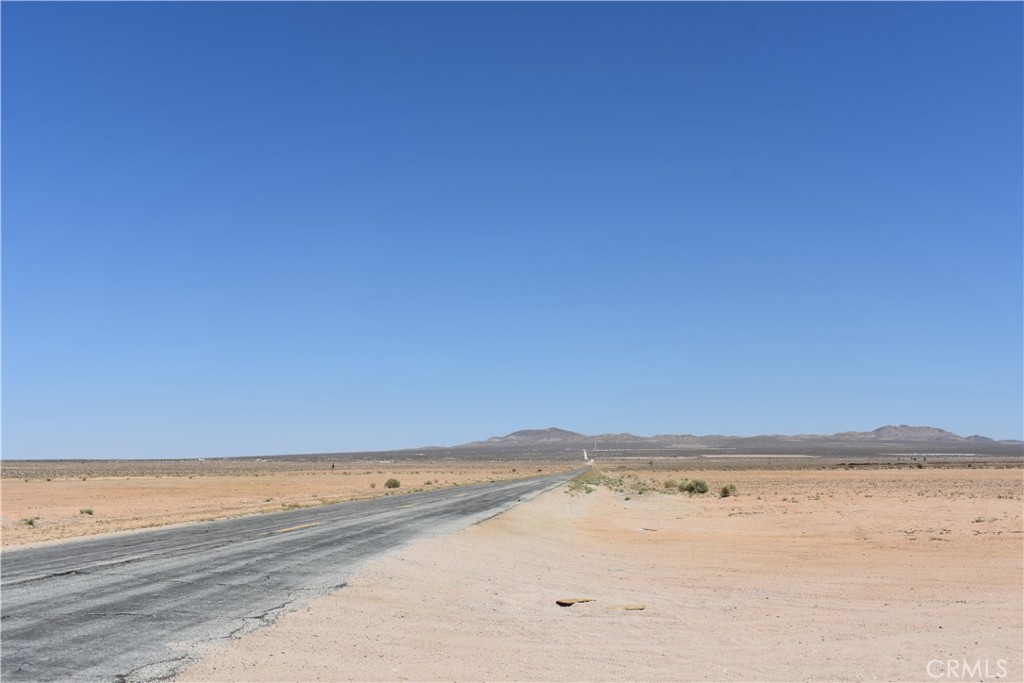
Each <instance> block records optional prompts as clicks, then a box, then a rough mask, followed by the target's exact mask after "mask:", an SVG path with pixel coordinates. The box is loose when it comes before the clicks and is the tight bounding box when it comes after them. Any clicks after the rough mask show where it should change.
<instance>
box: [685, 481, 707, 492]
mask: <svg viewBox="0 0 1024 683" xmlns="http://www.w3.org/2000/svg"><path fill="white" fill-rule="evenodd" d="M679 490H680V491H685V492H686V493H707V492H708V483H707V482H706V481H704V480H703V479H693V480H691V481H688V482H686V483H685V484H683V485H682V486H680V487H679Z"/></svg>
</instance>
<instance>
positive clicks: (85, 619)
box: [0, 470, 580, 683]
mask: <svg viewBox="0 0 1024 683" xmlns="http://www.w3.org/2000/svg"><path fill="white" fill-rule="evenodd" d="M579 472H580V470H577V471H575V472H568V473H564V474H559V475H551V476H544V477H531V478H529V479H519V480H515V481H510V482H497V483H493V484H479V485H475V486H465V487H460V488H451V489H444V490H439V491H430V492H426V493H416V494H410V495H403V496H390V497H387V498H378V499H375V500H367V501H360V502H353V503H340V504H336V505H325V506H322V507H319V508H310V509H305V510H295V511H292V512H281V513H275V514H267V515H256V516H251V517H240V518H237V519H229V520H221V521H218V522H206V523H201V524H189V525H183V526H180V527H175V528H168V529H159V530H155V531H148V532H142V533H132V534H124V535H116V536H108V537H101V538H93V539H87V540H80V541H71V542H68V543H61V544H58V545H50V546H44V547H38V548H29V549H23V550H11V551H7V552H4V553H2V555H0V562H2V565H0V589H2V594H0V597H2V606H0V678H2V680H3V681H4V682H5V683H13V682H14V681H117V682H125V681H132V682H134V681H153V680H160V679H163V678H166V677H168V676H170V675H172V674H173V673H174V672H175V671H176V670H177V669H178V668H179V667H180V666H181V665H183V664H184V663H185V660H186V659H187V658H188V657H189V652H190V651H191V650H192V648H193V647H194V646H195V645H197V644H202V643H206V642H209V641H211V640H216V639H221V638H229V637H233V636H237V635H240V634H242V633H245V632H248V631H250V630H252V629H254V628H257V627H259V626H261V625H265V624H267V623H270V622H271V621H272V620H273V619H275V618H276V617H277V616H278V615H280V614H281V613H282V612H284V611H288V610H292V609H296V608H298V607H300V606H302V605H303V604H305V603H306V602H308V601H309V600H311V599H313V598H315V597H317V596H319V595H322V594H324V593H326V592H328V591H330V590H331V589H335V588H339V587H341V586H344V585H345V581H346V579H347V577H349V576H350V575H351V574H352V573H353V572H354V571H355V570H356V569H357V568H358V566H359V565H361V564H362V563H364V562H365V561H366V560H368V559H370V558H371V557H373V556H375V555H378V554H380V553H383V552H386V551H388V550H391V549H393V548H395V547H397V546H399V545H401V544H403V543H407V542H409V541H410V540H413V539H415V538H418V537H422V536H425V535H435V534H442V533H447V532H450V531H453V530H455V529H458V528H461V527H464V526H467V525H469V524H472V523H475V522H479V521H481V520H483V519H486V518H488V517H491V516H493V515H495V514H497V513H499V512H501V511H503V510H506V509H508V508H510V507H512V506H513V505H515V504H516V503H517V502H518V501H520V500H525V499H527V498H530V497H532V496H534V495H536V494H538V493H541V492H542V491H546V490H548V489H551V488H553V487H555V486H557V485H559V484H561V483H563V482H565V481H567V480H568V479H570V478H571V477H572V476H574V475H575V474H578V473H579Z"/></svg>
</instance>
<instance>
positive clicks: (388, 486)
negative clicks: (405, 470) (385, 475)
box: [384, 477, 402, 489]
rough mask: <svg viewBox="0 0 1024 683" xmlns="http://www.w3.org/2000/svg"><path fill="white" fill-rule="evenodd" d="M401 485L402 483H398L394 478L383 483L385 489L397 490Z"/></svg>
mask: <svg viewBox="0 0 1024 683" xmlns="http://www.w3.org/2000/svg"><path fill="white" fill-rule="evenodd" d="M401 485H402V482H400V481H398V480H397V479H395V478H394V477H391V478H390V479H388V480H387V481H386V482H384V488H386V489H397V488H398V487H399V486H401Z"/></svg>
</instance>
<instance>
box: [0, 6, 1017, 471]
mask: <svg viewBox="0 0 1024 683" xmlns="http://www.w3.org/2000/svg"><path fill="white" fill-rule="evenodd" d="M1022 9H1024V6H1022V5H1021V4H1020V3H990V4H984V3H920V4H918V3H905V4H903V3H901V4H890V3H864V4H856V3H792V4H790V3H765V4H746V3H741V4H731V3H721V4H703V3H645V4H620V3H606V4H605V3H564V4H538V3H522V4H520V3H500V4H471V3H445V4H434V3H412V4H406V3H398V4H388V3H380V4H374V3H370V4H363V3H298V4H286V3H95V4H93V3H53V4H45V3H9V2H7V3H3V5H2V8H0V12H2V32H3V35H2V39H3V42H2V59H3V62H2V77H3V80H2V88H3V92H2V95H3V100H2V124H3V130H2V132H3V147H2V154H3V156H2V170H3V179H2V180H3V186H2V190H3V213H2V218H3V447H4V448H3V455H4V457H6V458H55V457H67V458H95V457H123V458H132V457H203V456H220V455H253V454H273V453H299V452H327V451H350V450H368V449H387V448H400V447H414V446H420V445H428V444H439V445H440V444H452V443H460V442H464V441H470V440H474V439H479V438H486V437H488V436H493V435H496V434H503V433H507V432H510V431H513V430H516V429H521V428H527V427H546V426H551V425H557V426H560V427H565V428H568V429H574V430H577V431H581V432H588V433H592V432H605V431H631V432H635V433H639V434H645V435H650V434H655V433H666V432H671V433H700V434H704V433H716V432H717V433H727V434H756V433H765V432H774V433H811V432H816V433H831V432H835V431H842V430H861V429H873V428H875V427H877V426H879V425H882V424H887V423H909V424H927V425H933V426H938V427H943V428H946V429H950V430H952V431H955V432H957V433H961V434H965V435H966V434H973V433H979V434H984V435H988V436H992V437H995V438H1021V437H1022V432H1024V426H1022V422H1024V419H1022V412H1024V401H1022V375H1024V367H1022V347H1024V336H1022V328H1024V320H1022V310H1024V298H1022V291H1024V286H1022V251H1024V245H1022V233H1024V230H1022V207H1024V191H1022V187H1024V170H1022V169H1024V164H1022V150H1024V138H1022V122H1024V114H1022V102H1024V93H1022V82H1024V73H1022V64H1024V53H1022V38H1021V36H1022V32H1021V25H1022Z"/></svg>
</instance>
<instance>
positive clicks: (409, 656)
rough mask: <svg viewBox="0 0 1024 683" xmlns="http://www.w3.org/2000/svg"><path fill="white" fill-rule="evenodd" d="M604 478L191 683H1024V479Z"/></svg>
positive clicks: (962, 473)
mask: <svg viewBox="0 0 1024 683" xmlns="http://www.w3.org/2000/svg"><path fill="white" fill-rule="evenodd" d="M608 473H609V474H610V477H609V479H608V480H606V481H605V483H604V484H601V485H597V486H592V487H590V488H591V489H592V492H591V493H586V492H585V491H586V490H587V487H583V486H581V487H577V490H576V492H575V493H569V492H566V491H565V490H556V491H553V492H550V493H548V494H544V495H543V496H540V497H538V498H536V499H534V500H533V501H530V502H529V503H526V504H524V505H521V506H519V507H517V508H515V509H513V510H511V511H509V512H507V513H505V514H503V515H501V516H499V517H497V518H495V519H493V520H490V521H488V522H486V523H484V524H481V525H478V526H475V527H472V528H469V529H466V530H464V531H461V532H459V533H457V534H453V535H451V536H447V537H444V538H439V539H434V540H428V541H423V542H420V543H417V544H415V545H413V546H410V547H407V548H405V549H403V550H399V551H396V552H394V553H392V554H389V555H387V556H385V557H383V558H381V559H380V560H378V561H375V562H373V563H371V564H370V565H368V566H367V567H366V568H365V569H364V570H363V571H362V572H360V573H359V574H358V575H356V576H355V577H353V579H352V580H351V581H350V583H349V585H348V587H346V588H344V589H342V590H340V591H337V592H335V593H333V594H331V595H327V596H325V597H323V598H320V599H318V600H316V601H314V602H313V603H311V604H310V605H308V606H307V607H306V608H303V609H300V610H299V611H297V612H293V613H290V614H286V615H284V616H283V617H281V618H280V620H279V621H278V622H277V623H276V624H275V625H274V626H273V627H271V628H267V629H264V630H261V631H257V632H254V633H251V634H249V635H247V636H245V637H243V638H241V639H239V640H236V641H231V642H229V643H227V644H226V645H222V646H220V647H218V648H217V649H215V650H213V651H210V652H208V653H207V655H206V656H205V657H204V658H203V659H201V660H200V661H198V662H196V663H195V664H193V665H192V666H191V667H190V668H188V669H187V670H185V671H184V672H183V673H182V675H181V676H180V680H184V681H243V680H244V681H309V680H328V681H343V680H357V681H381V680H383V681H401V680H414V681H431V680H466V679H472V680H517V681H541V680H545V681H549V680H562V681H640V680H643V681H679V680H743V681H747V680H792V681H797V680H808V679H835V680H961V678H960V677H959V676H953V677H950V676H949V675H948V674H949V667H950V661H951V660H952V661H953V662H960V663H959V664H957V666H958V667H964V666H969V667H971V669H972V671H981V670H980V669H977V668H976V667H977V666H984V667H987V669H986V670H985V671H983V672H981V675H980V676H971V677H970V678H971V679H972V680H978V679H979V678H983V679H984V680H996V679H999V678H1002V679H1003V680H1010V681H1017V680H1024V667H1022V633H1024V617H1022V614H1021V605H1022V597H1024V596H1022V590H1024V589H1022V586H1024V570H1022V560H1021V558H1022V553H1024V533H1022V532H1024V527H1022V511H1021V500H1022V498H1024V480H1022V472H1021V470H1020V469H1001V470H999V469H994V470H978V469H963V470H952V469H946V470H891V471H890V470H886V471H799V472H779V471H771V472H757V471H745V472H736V471H729V472H713V471H708V472H701V473H695V472H690V473H688V474H689V476H688V477H687V478H692V477H700V478H702V479H705V480H706V481H707V482H708V484H709V485H711V486H712V491H717V490H718V488H719V487H721V486H723V485H726V484H728V483H732V484H735V486H736V488H737V492H738V495H737V496H735V497H729V498H720V497H717V496H716V495H714V494H707V495H704V496H688V495H686V494H678V493H676V494H663V493H654V492H653V491H651V490H650V489H651V488H653V487H657V486H663V478H670V477H674V478H679V477H678V476H676V475H675V474H674V473H671V472H661V473H650V472H645V473H638V475H639V476H638V477H637V478H636V481H639V482H642V483H643V485H642V486H636V485H635V483H634V482H633V480H631V479H630V478H629V477H628V476H625V477H623V475H624V474H628V473H626V472H624V471H616V470H615V468H614V467H609V468H608ZM620 477H622V478H623V482H624V483H623V484H622V485H619V484H617V483H616V482H617V481H618V479H619V478H620ZM615 489H622V491H623V492H622V493H618V492H615V491H614V490H615ZM643 489H647V490H646V491H645V492H644V493H639V494H638V493H637V491H639V490H643ZM627 496H628V497H629V499H628V500H627V499H626V498H627ZM559 598H591V599H593V602H585V603H579V604H576V605H573V606H571V607H560V606H558V605H557V604H556V602H555V601H556V599H559ZM640 605H642V606H643V609H642V610H639V609H626V607H627V606H632V607H638V606H640ZM965 661H966V664H964V662H965ZM961 670H962V669H961ZM936 673H938V674H940V676H939V677H938V678H937V677H936V676H935V675H934V674H936Z"/></svg>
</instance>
